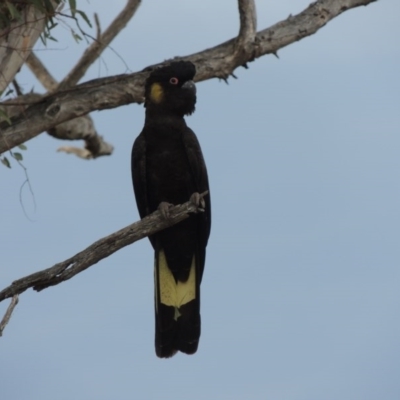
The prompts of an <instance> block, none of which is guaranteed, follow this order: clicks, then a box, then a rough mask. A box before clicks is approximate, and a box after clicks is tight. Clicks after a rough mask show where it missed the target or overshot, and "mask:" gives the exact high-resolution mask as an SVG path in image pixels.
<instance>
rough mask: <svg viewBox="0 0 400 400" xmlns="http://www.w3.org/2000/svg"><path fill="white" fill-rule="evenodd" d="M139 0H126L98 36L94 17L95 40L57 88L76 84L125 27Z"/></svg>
mask: <svg viewBox="0 0 400 400" xmlns="http://www.w3.org/2000/svg"><path fill="white" fill-rule="evenodd" d="M140 2H141V0H128V2H127V3H126V6H125V7H124V9H123V10H122V11H121V12H120V13H119V14H118V15H117V17H116V18H115V19H114V21H113V22H112V23H111V24H110V26H109V27H108V28H107V29H106V30H105V31H104V33H103V34H101V35H100V37H99V32H100V24H99V22H98V18H97V19H96V27H97V40H96V41H94V42H93V43H92V44H91V45H90V46H89V47H88V48H87V49H86V50H85V52H84V53H83V55H82V57H81V59H80V60H79V61H78V63H77V64H76V65H75V67H74V68H72V70H71V71H70V72H69V73H68V75H67V76H66V77H65V78H64V79H63V80H62V81H61V83H60V85H59V89H65V88H67V87H69V86H74V85H76V84H77V83H78V82H79V81H80V80H81V78H82V77H83V76H84V75H85V74H86V71H87V70H88V69H89V67H90V66H91V65H92V64H93V62H94V61H96V60H97V58H98V57H99V56H100V54H101V53H102V52H103V51H104V49H105V48H106V47H107V46H108V45H109V44H110V43H111V42H112V41H113V40H114V38H115V37H116V36H117V35H118V34H119V33H120V32H121V30H122V29H124V28H125V26H126V24H127V23H128V22H129V21H130V19H131V18H132V17H133V16H134V15H135V13H136V11H137V9H138V8H139V5H140Z"/></svg>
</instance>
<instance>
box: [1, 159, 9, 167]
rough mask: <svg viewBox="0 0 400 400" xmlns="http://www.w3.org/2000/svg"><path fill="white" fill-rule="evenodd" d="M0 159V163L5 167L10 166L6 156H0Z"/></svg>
mask: <svg viewBox="0 0 400 400" xmlns="http://www.w3.org/2000/svg"><path fill="white" fill-rule="evenodd" d="M0 161H1V163H2V164H4V165H5V166H6V167H8V168H11V164H10V161H8V158H7V157H4V158H2V159H1V160H0Z"/></svg>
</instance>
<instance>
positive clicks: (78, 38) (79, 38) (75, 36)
mask: <svg viewBox="0 0 400 400" xmlns="http://www.w3.org/2000/svg"><path fill="white" fill-rule="evenodd" d="M71 33H72V37H73V38H74V39H75V41H76V43H79V41H80V40H82V38H81V37H80V36H79V35H78V34H77V33H75V32H74V31H71Z"/></svg>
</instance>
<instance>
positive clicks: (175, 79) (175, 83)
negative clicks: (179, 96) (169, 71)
mask: <svg viewBox="0 0 400 400" xmlns="http://www.w3.org/2000/svg"><path fill="white" fill-rule="evenodd" d="M178 82H179V80H178V78H171V79H170V80H169V83H171V84H172V85H177V84H178Z"/></svg>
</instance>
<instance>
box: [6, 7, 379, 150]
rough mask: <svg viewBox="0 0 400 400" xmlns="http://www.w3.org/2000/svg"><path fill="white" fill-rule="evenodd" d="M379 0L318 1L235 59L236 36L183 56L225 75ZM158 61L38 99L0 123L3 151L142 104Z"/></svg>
mask: <svg viewBox="0 0 400 400" xmlns="http://www.w3.org/2000/svg"><path fill="white" fill-rule="evenodd" d="M375 1H376V0H317V1H315V2H314V3H311V4H310V5H309V6H308V7H307V8H306V9H305V10H303V11H302V12H300V13H299V14H297V15H295V16H290V17H289V18H287V19H286V20H284V21H281V22H278V23H277V24H275V25H273V26H271V27H269V28H267V29H264V30H262V31H259V32H258V33H257V35H256V38H255V41H254V48H253V51H251V52H250V53H248V59H243V58H241V59H236V60H235V58H233V60H234V62H232V53H233V52H234V51H235V46H236V39H232V40H229V41H227V42H225V43H222V44H220V45H218V46H215V47H213V48H209V49H207V50H204V51H201V52H199V53H195V54H192V55H189V56H186V57H182V58H181V59H182V60H186V61H191V62H193V63H194V64H195V65H196V71H197V73H196V76H195V80H196V81H197V82H199V81H203V80H206V79H211V78H215V77H216V78H222V79H227V78H229V76H231V74H232V73H233V71H234V70H235V68H237V67H238V66H241V65H245V63H246V62H247V61H251V60H252V59H255V58H258V57H261V56H263V55H265V54H276V52H277V50H278V49H280V48H283V47H285V46H287V45H289V44H291V43H294V42H296V41H299V40H301V39H303V38H305V37H307V36H310V35H312V34H314V33H315V32H317V31H318V30H319V29H320V28H322V27H323V26H325V25H326V24H327V23H328V22H329V21H331V20H332V19H334V18H335V17H337V16H338V15H340V14H342V13H343V12H346V11H347V10H350V9H352V8H355V7H360V6H366V5H368V4H370V3H373V2H375ZM167 62H168V61H167ZM162 64H163V65H164V64H165V62H163V63H162ZM158 65H161V64H158ZM158 65H152V66H151V67H148V68H146V70H144V71H140V72H137V73H133V74H124V75H116V76H111V77H106V78H100V79H95V80H93V81H89V82H86V83H83V84H81V85H77V86H75V87H73V88H69V89H68V90H64V91H58V92H57V93H55V94H53V95H50V96H47V97H46V98H45V99H43V100H42V101H41V102H40V103H38V104H35V105H32V106H31V107H29V108H28V109H27V110H26V112H25V113H24V114H23V115H19V116H15V117H12V118H11V121H12V124H11V126H10V125H9V124H8V123H7V122H6V121H5V122H2V123H0V129H1V133H0V153H2V152H4V151H7V150H8V149H9V148H10V147H8V146H7V144H8V145H10V146H11V148H12V147H15V146H17V145H19V144H21V143H23V142H25V141H27V140H29V139H31V138H33V137H35V136H37V135H38V134H39V133H41V132H43V131H45V130H49V129H50V128H51V127H52V126H55V125H57V124H60V123H61V122H64V121H67V120H70V119H72V118H76V117H79V116H82V115H86V114H87V113H89V112H91V111H94V110H104V109H110V108H115V107H120V106H122V105H125V104H130V103H142V102H143V90H144V81H145V79H146V77H147V76H148V73H149V72H150V71H152V70H153V69H154V68H156V67H157V66H158ZM0 105H1V104H0ZM5 139H7V141H6V140H5Z"/></svg>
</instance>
